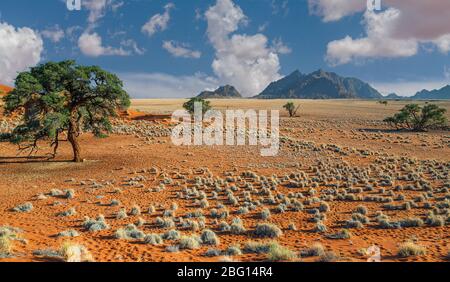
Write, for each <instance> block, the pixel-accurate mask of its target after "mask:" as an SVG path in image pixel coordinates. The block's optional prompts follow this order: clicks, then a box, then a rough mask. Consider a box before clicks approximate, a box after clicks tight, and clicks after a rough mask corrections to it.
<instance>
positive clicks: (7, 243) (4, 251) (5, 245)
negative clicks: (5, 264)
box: [0, 235, 12, 258]
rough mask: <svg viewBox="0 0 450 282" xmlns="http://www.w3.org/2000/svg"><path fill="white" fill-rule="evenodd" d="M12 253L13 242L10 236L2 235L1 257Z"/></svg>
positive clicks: (0, 240) (0, 244)
mask: <svg viewBox="0 0 450 282" xmlns="http://www.w3.org/2000/svg"><path fill="white" fill-rule="evenodd" d="M11 253H12V242H11V239H10V238H9V236H6V235H2V236H0V258H2V257H8V256H10V255H11Z"/></svg>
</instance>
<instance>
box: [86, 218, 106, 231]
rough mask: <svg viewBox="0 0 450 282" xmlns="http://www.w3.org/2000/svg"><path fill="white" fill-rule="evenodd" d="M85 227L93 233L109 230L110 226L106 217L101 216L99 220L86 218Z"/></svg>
mask: <svg viewBox="0 0 450 282" xmlns="http://www.w3.org/2000/svg"><path fill="white" fill-rule="evenodd" d="M83 227H84V228H85V229H86V230H88V231H91V232H95V231H100V230H106V229H109V225H108V224H107V223H106V221H105V217H104V216H102V215H99V216H98V217H97V219H93V218H89V217H85V220H84V222H83Z"/></svg>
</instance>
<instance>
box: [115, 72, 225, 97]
mask: <svg viewBox="0 0 450 282" xmlns="http://www.w3.org/2000/svg"><path fill="white" fill-rule="evenodd" d="M120 78H121V79H122V80H123V82H124V88H125V90H126V91H127V92H128V93H129V94H130V95H131V96H132V97H133V98H188V97H193V96H195V95H197V94H199V93H200V92H201V91H203V90H205V89H207V90H213V89H216V88H217V87H218V82H217V80H216V79H215V78H212V77H209V76H206V75H204V74H201V73H197V74H196V75H194V76H173V75H169V74H164V73H123V74H120Z"/></svg>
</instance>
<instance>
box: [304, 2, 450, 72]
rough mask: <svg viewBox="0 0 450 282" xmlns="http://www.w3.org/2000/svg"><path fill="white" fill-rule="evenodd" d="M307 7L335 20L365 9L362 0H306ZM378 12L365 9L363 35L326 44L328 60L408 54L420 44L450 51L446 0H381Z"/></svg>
mask: <svg viewBox="0 0 450 282" xmlns="http://www.w3.org/2000/svg"><path fill="white" fill-rule="evenodd" d="M308 1H309V6H310V11H312V13H314V14H317V15H320V16H321V17H322V18H323V20H324V21H335V20H339V19H341V18H342V17H345V16H348V15H350V14H353V13H356V12H362V11H364V10H365V9H366V1H359V4H358V3H357V2H356V1H355V2H354V1H353V0H308ZM382 3H383V5H384V8H385V9H384V10H383V11H382V12H374V11H368V10H367V11H365V12H364V21H363V24H364V27H365V30H366V36H365V37H361V38H356V39H355V38H352V37H350V36H347V37H345V38H343V39H340V40H335V41H332V42H330V43H329V44H328V50H327V59H328V61H329V62H330V63H331V64H346V63H349V62H352V61H357V60H360V59H367V58H382V57H391V58H393V57H410V56H413V55H416V54H417V52H418V51H419V49H420V48H419V47H420V46H421V45H423V44H432V45H433V46H435V47H436V48H437V49H438V50H439V51H440V52H442V53H444V54H447V53H448V52H449V51H450V1H441V0H428V1H422V0H410V1H403V0H384V1H383V2H382Z"/></svg>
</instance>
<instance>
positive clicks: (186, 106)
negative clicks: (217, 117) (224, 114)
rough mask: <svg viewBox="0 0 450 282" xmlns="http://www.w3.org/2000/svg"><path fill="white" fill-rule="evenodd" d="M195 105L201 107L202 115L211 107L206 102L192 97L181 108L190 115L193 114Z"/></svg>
mask: <svg viewBox="0 0 450 282" xmlns="http://www.w3.org/2000/svg"><path fill="white" fill-rule="evenodd" d="M195 103H200V104H201V106H202V114H205V113H206V112H207V111H209V110H210V109H211V105H210V102H209V101H206V100H205V99H202V98H199V97H194V98H191V99H190V100H189V101H187V102H186V103H184V104H183V108H184V109H185V110H186V111H188V112H189V113H190V114H194V110H195V109H194V106H195Z"/></svg>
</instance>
